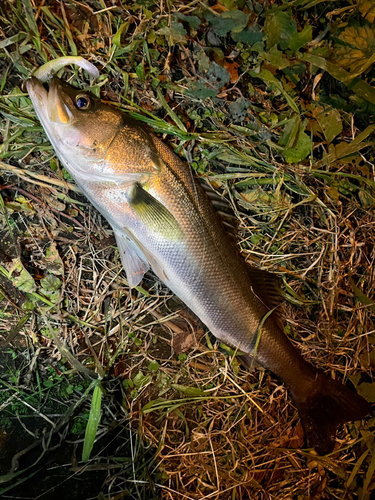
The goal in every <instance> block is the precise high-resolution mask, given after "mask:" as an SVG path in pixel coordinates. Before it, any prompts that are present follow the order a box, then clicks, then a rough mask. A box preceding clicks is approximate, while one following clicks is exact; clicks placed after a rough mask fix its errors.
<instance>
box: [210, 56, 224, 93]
mask: <svg viewBox="0 0 375 500" xmlns="http://www.w3.org/2000/svg"><path fill="white" fill-rule="evenodd" d="M207 77H208V81H209V83H210V84H211V85H212V86H213V87H215V88H216V89H217V90H221V89H222V88H223V87H224V85H226V84H227V83H229V82H230V74H229V73H228V71H227V70H226V69H225V68H223V67H222V66H219V65H218V64H217V63H216V62H212V63H211V64H210V67H209V68H208V71H207Z"/></svg>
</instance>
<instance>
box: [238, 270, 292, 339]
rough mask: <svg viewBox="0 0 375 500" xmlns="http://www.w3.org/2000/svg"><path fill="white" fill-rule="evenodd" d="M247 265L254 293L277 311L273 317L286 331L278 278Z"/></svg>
mask: <svg viewBox="0 0 375 500" xmlns="http://www.w3.org/2000/svg"><path fill="white" fill-rule="evenodd" d="M246 264H247V271H248V274H249V277H250V282H251V287H252V289H253V292H254V293H255V295H256V296H257V297H258V298H259V299H260V300H261V302H263V304H265V305H266V306H267V307H268V308H269V309H270V310H271V309H275V311H274V312H273V314H272V316H273V318H274V320H276V321H277V323H278V324H279V326H280V327H281V329H282V330H284V322H283V320H282V308H281V307H280V306H281V304H282V303H283V302H284V299H283V296H282V292H281V288H280V282H279V278H278V276H277V275H276V274H273V273H270V272H268V271H264V270H263V269H258V268H256V267H254V266H252V265H250V264H248V263H246Z"/></svg>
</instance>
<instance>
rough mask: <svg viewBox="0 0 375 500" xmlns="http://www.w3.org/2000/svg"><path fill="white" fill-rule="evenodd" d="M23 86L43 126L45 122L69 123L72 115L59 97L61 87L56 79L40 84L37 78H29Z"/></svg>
mask: <svg viewBox="0 0 375 500" xmlns="http://www.w3.org/2000/svg"><path fill="white" fill-rule="evenodd" d="M25 86H26V88H27V91H28V92H29V95H30V98H31V100H32V102H33V105H34V108H35V110H36V112H37V114H38V116H39V118H40V120H41V121H42V122H43V124H44V125H45V124H46V123H45V120H48V121H49V122H51V123H55V124H59V125H67V124H69V123H70V122H71V120H72V118H73V114H72V112H71V111H70V109H69V107H68V106H67V104H65V102H64V100H63V99H62V98H61V97H60V94H61V86H60V85H59V81H58V79H57V78H56V77H54V78H52V79H51V80H50V81H49V83H42V82H41V81H40V80H38V79H37V78H35V77H31V78H29V79H28V80H26V82H25Z"/></svg>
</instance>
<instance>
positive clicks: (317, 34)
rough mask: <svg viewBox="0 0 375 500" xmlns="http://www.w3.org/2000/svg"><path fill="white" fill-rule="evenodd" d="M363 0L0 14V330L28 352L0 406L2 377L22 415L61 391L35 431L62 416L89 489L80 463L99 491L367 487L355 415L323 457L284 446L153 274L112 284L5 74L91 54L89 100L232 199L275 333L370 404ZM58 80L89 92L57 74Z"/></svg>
mask: <svg viewBox="0 0 375 500" xmlns="http://www.w3.org/2000/svg"><path fill="white" fill-rule="evenodd" d="M373 10H374V7H373V2H371V1H361V0H358V1H355V2H346V1H342V2H341V1H340V2H335V3H334V4H333V2H311V1H305V0H303V1H302V2H292V1H290V2H278V1H276V2H271V3H270V2H262V1H258V2H256V1H254V2H245V1H243V0H220V1H218V2H217V3H215V2H214V1H213V2H206V1H204V2H194V1H193V2H188V1H185V0H179V1H178V2H176V3H173V4H172V3H169V2H165V3H159V2H155V1H153V0H139V1H138V2H128V3H126V5H125V4H121V3H120V2H116V1H114V2H105V1H100V2H88V1H86V2H85V1H84V2H74V1H63V2H54V1H48V0H47V1H39V0H27V1H25V2H20V1H19V0H16V1H15V2H5V3H4V4H3V5H2V6H1V8H0V22H1V39H0V55H1V57H0V87H1V89H2V92H1V96H0V113H1V116H2V120H1V136H2V143H1V149H0V155H1V158H0V160H1V163H0V169H1V186H0V188H1V192H0V193H1V199H2V200H3V204H2V205H1V206H0V208H1V207H2V208H1V214H2V216H1V219H0V220H1V226H0V227H1V235H0V260H1V262H0V263H1V266H2V267H1V271H2V272H1V275H0V294H1V295H0V297H1V298H2V302H1V308H0V333H1V335H2V337H3V339H4V341H5V340H6V338H7V337H8V334H9V332H11V333H12V332H13V335H12V338H11V340H10V342H11V344H12V349H13V350H14V352H15V353H19V354H17V355H18V356H20V355H21V354H22V356H26V359H29V360H30V359H31V364H24V365H23V364H21V365H20V366H19V367H18V368H17V367H14V369H13V371H12V370H11V369H9V370H8V371H5V372H4V374H3V375H2V377H1V387H0V391H1V392H0V394H1V397H3V396H4V398H5V399H4V398H3V399H0V405H2V406H0V407H1V413H4V411H6V409H11V410H12V412H13V415H14V414H16V415H17V418H19V419H22V414H23V413H22V411H21V410H20V408H19V407H17V406H15V407H11V406H10V404H11V403H12V401H13V399H11V398H12V397H13V396H12V394H13V393H12V392H11V393H9V391H19V390H20V389H22V391H23V393H22V394H23V396H22V398H26V401H28V399H27V398H30V397H32V398H33V408H34V409H36V410H37V412H39V414H42V413H43V412H42V410H41V408H42V407H43V405H45V404H46V401H55V400H56V401H60V402H63V404H64V405H65V407H60V406H58V407H56V408H55V409H53V408H51V409H49V410H48V411H49V412H50V414H51V416H50V417H48V418H49V419H50V420H51V422H52V424H51V423H50V424H48V425H49V426H50V428H49V429H48V432H50V439H53V436H57V434H55V430H56V429H57V430H60V429H62V428H64V429H65V430H64V433H63V438H62V441H61V443H63V442H64V439H66V440H67V441H73V442H75V446H78V447H79V446H80V447H81V448H80V449H79V450H80V451H79V453H78V455H75V453H73V452H72V454H71V456H70V457H69V458H68V459H67V460H68V463H69V466H68V467H60V469H62V470H63V472H64V473H65V474H66V475H71V474H74V475H80V474H87V476H85V477H86V478H91V479H88V481H90V482H92V478H93V477H96V476H97V475H98V474H99V473H98V470H99V469H100V470H101V473H102V475H101V476H100V478H99V479H100V484H99V489H100V491H101V493H100V495H99V498H108V499H109V498H111V499H112V498H122V497H125V496H130V497H131V498H147V499H148V498H154V497H155V498H169V499H171V498H173V499H175V498H189V499H203V498H217V499H219V498H220V499H228V500H229V499H231V500H233V499H243V500H245V499H249V498H251V499H258V498H259V499H273V498H278V499H279V498H280V499H285V500H286V499H294V498H296V499H297V498H298V499H308V498H322V499H337V498H340V499H344V498H345V499H346V498H352V499H366V498H370V497H371V492H372V491H373V489H374V480H373V474H374V463H375V461H374V456H375V453H374V449H375V448H374V439H373V429H374V421H373V419H372V418H369V419H368V420H367V421H366V422H365V424H364V425H363V426H359V425H358V424H355V423H349V424H347V425H346V426H345V428H343V429H341V431H340V433H339V435H338V437H337V446H336V449H335V451H334V452H333V453H332V454H331V455H330V456H328V457H318V456H317V455H315V454H314V452H312V451H311V450H304V449H303V448H302V447H303V446H304V436H303V430H302V428H301V426H300V424H299V422H298V414H297V412H296V410H295V408H294V407H293V406H292V404H291V402H290V401H289V400H288V399H287V395H286V390H285V388H284V387H283V386H281V385H280V382H279V380H277V379H276V378H274V377H273V376H272V375H271V374H269V373H267V372H264V371H262V370H257V371H254V372H252V373H249V372H247V371H245V370H244V369H242V368H241V366H240V364H239V362H238V359H237V357H236V353H234V352H232V351H231V350H230V349H228V348H227V347H226V346H218V345H216V344H215V343H214V339H213V338H210V336H207V334H206V332H205V331H204V329H203V328H202V326H201V325H200V324H198V323H197V321H196V319H195V318H194V317H192V316H191V315H190V314H189V313H187V312H186V311H185V310H184V306H183V304H181V303H180V302H179V301H178V300H177V299H175V298H174V297H172V295H171V293H170V292H169V290H167V289H166V288H165V287H164V286H163V285H162V284H161V283H160V282H158V281H157V280H156V279H155V277H153V276H152V275H151V274H149V275H147V276H146V278H145V279H144V280H143V282H142V286H141V287H138V289H136V290H129V288H128V286H127V282H126V277H125V275H124V272H123V270H122V268H121V264H120V259H119V256H118V253H117V251H116V249H115V246H114V245H115V243H114V238H113V235H112V233H111V230H110V228H109V226H108V225H107V224H106V222H105V221H104V220H103V219H102V218H101V216H100V215H99V214H98V213H97V212H96V211H95V210H94V209H93V208H92V207H91V206H90V205H89V204H88V203H87V202H86V200H85V199H84V198H83V197H82V196H81V195H80V194H79V190H77V188H76V187H75V186H74V183H73V181H72V179H71V178H70V177H69V176H68V174H67V173H66V172H65V171H64V169H62V168H61V166H60V165H59V163H58V161H57V160H56V158H55V157H54V153H53V151H52V149H51V146H50V145H49V143H48V141H47V139H46V137H45V135H44V133H43V131H42V129H41V127H40V126H39V124H38V122H37V120H36V117H35V114H34V111H33V109H32V106H31V104H30V101H29V99H28V97H27V95H26V94H24V92H23V91H22V80H23V78H25V77H27V76H28V75H29V74H30V73H31V72H32V71H33V70H34V69H36V68H37V67H40V66H41V65H42V64H44V63H45V62H47V61H49V60H51V59H53V58H56V57H60V56H77V55H79V56H83V57H84V58H86V59H88V60H89V61H91V62H92V63H94V64H95V66H97V67H98V69H99V72H100V77H99V79H98V81H97V83H96V84H95V86H94V87H93V90H94V91H95V92H96V93H97V95H99V94H100V95H101V97H102V99H103V100H105V101H113V102H114V104H115V105H120V106H121V107H122V108H123V109H124V111H125V112H130V113H131V114H132V116H134V117H136V118H138V119H142V120H143V121H145V122H147V123H148V124H149V125H150V126H152V127H154V129H155V130H156V131H157V132H158V133H160V134H163V138H164V140H165V141H166V142H167V143H168V144H169V145H170V147H172V149H174V150H175V151H176V152H177V154H179V155H180V156H181V157H182V158H183V159H184V160H185V161H186V162H188V163H189V164H190V165H191V168H192V169H193V170H194V171H195V172H196V174H197V175H198V176H199V177H201V178H202V180H203V181H204V182H206V183H209V184H210V185H211V187H212V188H213V189H214V190H215V191H216V193H217V195H218V196H220V197H223V198H225V199H226V200H228V201H229V203H230V204H231V205H232V207H233V212H234V214H235V215H236V217H237V219H238V234H237V239H238V244H239V249H240V251H241V252H242V254H243V256H244V258H246V259H247V260H248V261H249V262H251V263H252V264H253V265H256V266H258V267H260V268H263V269H267V270H270V271H272V272H275V273H277V274H278V275H279V277H280V278H281V279H282V281H283V283H284V295H285V298H286V305H285V311H284V316H285V331H286V333H287V334H288V336H289V337H290V338H291V340H292V341H293V342H294V343H295V344H296V345H298V347H299V349H300V350H301V351H302V353H303V355H304V357H305V358H306V359H309V360H310V361H311V362H313V363H314V364H315V365H316V366H320V367H321V368H322V369H324V370H325V371H327V372H331V373H332V374H334V376H335V377H338V378H344V379H345V380H349V381H350V382H351V383H352V384H353V385H355V386H356V387H357V389H358V391H359V392H360V393H361V394H363V395H365V396H366V397H367V398H368V400H369V401H371V400H374V399H375V396H374V394H375V386H374V382H373V380H372V371H373V368H374V364H375V355H374V342H375V336H374V331H375V329H374V319H373V318H374V316H373V307H374V300H375V292H374V272H373V268H374V240H375V236H374V235H375V233H374V203H375V199H374V194H373V192H374V189H373V188H374V182H375V179H374V154H373V142H374V126H373V119H374V111H375V107H374V106H375V97H374V95H375V91H374V89H373V82H374V69H373V62H374V61H373V59H372V58H373V56H372V53H373V51H372V52H371V43H372V42H371V40H372V35H371V33H372V29H373V27H372V24H371V23H372V21H373V15H374V14H373ZM320 20H322V21H320ZM329 20H334V22H329ZM370 35H371V36H370ZM63 77H64V78H65V79H67V80H69V81H70V83H72V84H73V85H77V86H79V87H81V88H83V87H85V86H87V84H88V79H87V78H86V77H85V74H84V73H83V72H82V71H80V70H78V69H77V68H74V67H71V68H65V71H64V75H63ZM52 200H54V201H52ZM179 336H180V339H178V337H179ZM184 336H185V337H186V338H187V339H188V341H187V342H186V345H185V344H184V342H183V341H182V340H181V339H182V338H183V337H184ZM175 337H176V338H177V339H178V340H176V339H175ZM8 347H9V346H8ZM173 347H175V348H176V349H174V348H173ZM10 356H11V355H10ZM2 366H3V365H2ZM9 366H11V365H9ZM49 368H52V369H53V372H54V373H55V374H56V377H55V378H53V377H52V379H51V378H49V377H51V375H50V373H51V372H49V371H48V370H49ZM15 370H16V371H15ZM98 374H99V375H100V377H101V378H102V377H103V376H104V378H102V380H101V381H100V383H99V384H98V381H97V377H98ZM77 376H78V377H83V378H84V379H85V380H88V381H89V384H90V379H91V380H92V382H91V385H86V386H85V387H83V388H80V386H81V382H77V379H76V378H72V377H77ZM51 381H52V384H55V385H56V387H57V388H59V392H53V391H52V389H49V387H50V386H51V385H50V383H51ZM45 384H46V385H45ZM64 384H65V386H64ZM94 386H95V389H93V388H94ZM42 387H48V390H49V391H50V392H49V398H45V397H44V394H45V392H44V391H43V390H42ZM9 388H11V389H9ZM93 390H95V398H94V400H93V401H94V402H93V403H91V412H90V397H92V394H93V392H92V391H93ZM67 391H68V392H67ZM99 391H100V392H99ZM37 395H38V397H37ZM68 395H69V397H68ZM7 401H9V403H7ZM4 405H5V406H4ZM70 405H73V406H72V407H71V409H68V407H70ZM22 407H23V408H24V407H25V406H24V405H23V406H22ZM72 408H74V411H73V409H72ZM12 412H11V413H10V415H11V416H10V420H9V421H10V424H11V426H12V425H13V426H14V425H15V418H14V416H13V415H12ZM1 413H0V417H2V414H1ZM34 415H35V412H34ZM53 415H55V416H53ZM85 415H86V416H85ZM90 417H91V423H90V425H89V426H87V422H90V420H89V419H90ZM4 418H5V417H4ZM6 418H9V417H8V416H7V417H6ZM98 420H99V421H98ZM80 422H81V424H80ZM5 424H6V421H5V420H4V422H3V421H1V425H2V426H5ZM39 425H40V424H39ZM79 425H81V427H79ZM10 428H12V427H10ZM75 428H77V429H78V430H79V429H80V434H79V433H78V434H77V435H74V434H72V431H73V430H74V429H75ZM85 429H89V430H86V434H88V435H89V437H88V438H87V439H86V440H84V433H85ZM136 429H137V430H138V432H137V433H135V430H136ZM112 432H114V433H115V435H118V437H117V438H116V440H115V439H114V435H113V434H112ZM95 439H96V442H95V443H94V441H95ZM83 441H84V444H85V456H84V459H85V460H86V459H88V457H89V456H90V457H91V458H90V459H89V460H88V462H83V461H81V458H82V450H83V445H82V443H83ZM113 442H115V443H116V444H115V446H111V443H113ZM5 443H8V446H9V441H5ZM38 443H39V442H38ZM41 443H42V442H40V443H39V444H38V446H41V448H40V457H41V458H40V460H41V461H42V462H40V463H43V464H44V465H43V467H44V470H43V475H44V476H45V475H47V476H51V475H52V473H53V470H54V469H53V467H51V466H49V465H48V463H46V462H43V459H44V457H43V456H42V455H43V453H44V451H43V450H44V449H45V448H46V444H44V445H43V446H44V448H43V446H42V444H41ZM101 443H103V444H101ZM92 446H93V447H92ZM49 447H51V449H52V448H53V446H50V445H48V446H47V449H48V448H49ZM91 448H92V450H91ZM88 450H90V451H88ZM18 452H20V449H17V450H15V451H14V453H15V454H16V453H18ZM107 452H108V453H107ZM49 454H50V455H49V456H50V457H51V456H52V457H53V451H50V452H49ZM27 457H28V454H27V453H25V456H24V457H23V458H22V459H20V465H21V467H20V470H19V474H18V476H17V478H16V477H14V476H12V477H9V476H6V474H7V473H9V467H8V469H7V470H4V471H3V469H1V471H2V472H1V473H2V474H3V476H2V480H3V483H2V484H4V485H5V486H4V487H3V489H2V490H1V491H2V494H4V492H5V490H6V489H8V488H9V491H11V492H12V493H13V494H17V491H18V490H17V489H16V488H17V484H16V483H17V481H19V478H21V480H23V479H25V480H26V479H27V476H28V474H29V471H30V470H31V471H32V472H34V471H35V472H37V470H36V469H37V467H38V465H37V464H38V462H35V458H34V459H33V458H30V459H29V461H28V458H27ZM33 460H34V461H33ZM27 467H31V468H30V469H29V470H28V469H27ZM14 472H15V471H14V470H12V473H14ZM4 474H5V475H4ZM36 477H37V476H36ZM81 477H83V476H81ZM61 481H63V479H61ZM30 483H31V484H32V485H33V487H34V488H36V484H37V481H35V480H34V477H31V478H30V479H29V481H28V483H27V484H30ZM22 484H23V483H22ZM18 487H21V486H18ZM53 487H55V485H53V484H52V483H51V484H48V488H50V489H51V491H52V488H53ZM45 490H46V488H45ZM45 490H44V491H45ZM33 494H34V493H33ZM38 494H40V491H39V492H38V491H37V489H36V490H35V498H36V497H37V496H38ZM81 494H82V492H81ZM90 494H91V495H93V493H90ZM88 495H89V494H88ZM54 496H56V495H55V493H54ZM96 496H97V493H96ZM72 498H73V496H72ZM77 498H82V497H79V496H78V497H77Z"/></svg>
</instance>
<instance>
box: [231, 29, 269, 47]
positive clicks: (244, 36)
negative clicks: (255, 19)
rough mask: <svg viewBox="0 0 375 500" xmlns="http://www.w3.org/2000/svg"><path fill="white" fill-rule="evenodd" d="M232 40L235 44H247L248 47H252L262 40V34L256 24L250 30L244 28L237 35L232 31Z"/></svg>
mask: <svg viewBox="0 0 375 500" xmlns="http://www.w3.org/2000/svg"><path fill="white" fill-rule="evenodd" d="M232 38H233V40H234V41H235V42H243V43H248V44H249V45H254V44H255V43H257V42H261V41H262V40H263V33H262V31H261V30H260V28H259V26H258V25H257V24H254V25H253V26H251V27H250V28H245V29H244V30H242V31H240V32H239V33H238V32H236V33H234V32H233V31H232Z"/></svg>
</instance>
